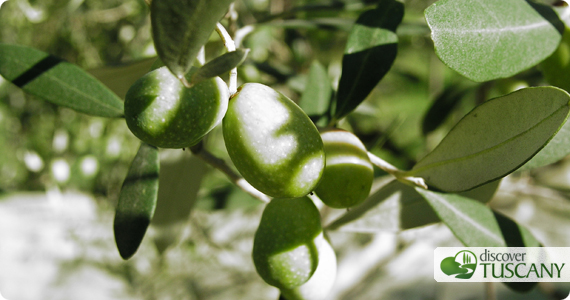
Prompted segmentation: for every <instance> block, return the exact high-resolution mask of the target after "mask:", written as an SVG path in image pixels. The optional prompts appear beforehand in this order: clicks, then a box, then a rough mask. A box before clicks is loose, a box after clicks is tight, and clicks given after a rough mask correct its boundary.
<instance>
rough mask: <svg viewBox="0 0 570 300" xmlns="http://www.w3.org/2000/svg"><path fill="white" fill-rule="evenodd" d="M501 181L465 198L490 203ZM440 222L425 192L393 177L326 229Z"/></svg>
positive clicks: (394, 228)
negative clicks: (423, 194)
mask: <svg viewBox="0 0 570 300" xmlns="http://www.w3.org/2000/svg"><path fill="white" fill-rule="evenodd" d="M499 182H500V181H499V180H497V181H493V182H490V183H488V184H485V185H483V186H480V187H478V188H475V189H473V190H471V191H469V192H465V193H464V194H463V197H466V198H471V199H474V200H476V201H479V202H481V203H487V202H488V201H489V200H491V198H492V197H493V194H494V193H495V191H496V190H497V188H498V187H499ZM439 221H440V219H439V217H438V216H437V214H436V213H435V212H434V210H433V209H432V207H431V206H430V205H429V203H427V202H426V200H425V199H424V197H423V196H422V195H420V194H419V193H418V192H417V191H416V190H415V189H414V188H413V187H411V186H409V185H407V184H404V183H401V182H399V181H396V180H394V181H391V182H390V183H388V184H386V185H384V186H382V187H381V188H380V189H378V190H377V191H374V192H373V193H372V194H371V195H370V196H369V197H368V198H367V199H366V200H365V201H364V202H363V203H362V204H361V205H359V206H357V207H355V208H352V209H351V210H349V211H348V212H346V213H345V214H343V215H342V216H341V217H339V218H338V219H336V220H335V221H333V222H332V223H331V224H330V225H328V226H327V228H328V229H330V230H335V229H339V228H342V230H344V231H354V232H376V231H394V232H398V231H402V230H406V229H411V228H416V227H420V226H424V225H428V224H432V223H437V222H439Z"/></svg>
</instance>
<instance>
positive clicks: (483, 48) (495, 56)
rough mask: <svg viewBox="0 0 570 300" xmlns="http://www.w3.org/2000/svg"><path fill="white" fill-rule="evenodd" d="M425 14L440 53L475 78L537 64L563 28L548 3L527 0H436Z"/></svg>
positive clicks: (493, 76) (501, 74) (552, 47)
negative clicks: (546, 4)
mask: <svg viewBox="0 0 570 300" xmlns="http://www.w3.org/2000/svg"><path fill="white" fill-rule="evenodd" d="M425 18H426V20H427V23H428V25H429V27H430V29H431V37H432V39H433V41H434V46H435V50H436V52H437V55H438V56H439V58H440V59H441V60H442V61H443V62H444V63H445V64H446V65H448V66H449V67H450V68H452V69H453V70H455V71H457V72H459V73H460V74H462V75H463V76H465V77H467V78H469V79H471V80H474V81H479V82H481V81H487V80H492V79H497V78H504V77H510V76H512V75H514V74H517V73H519V72H521V71H523V70H526V69H528V68H530V67H532V66H534V65H536V64H538V63H539V62H541V61H542V60H543V59H545V58H547V57H548V56H549V55H550V54H551V53H552V52H553V51H554V50H555V49H556V48H557V47H558V44H559V43H560V37H561V35H562V31H563V30H564V24H563V23H562V22H561V21H560V19H559V18H558V16H557V15H556V13H555V12H554V11H553V10H552V8H550V7H548V6H545V5H541V4H536V3H533V2H531V1H526V0H502V1H496V0H476V1H475V0H469V1H464V0H440V1H437V2H436V3H434V4H432V5H431V6H430V7H428V8H427V9H426V10H425Z"/></svg>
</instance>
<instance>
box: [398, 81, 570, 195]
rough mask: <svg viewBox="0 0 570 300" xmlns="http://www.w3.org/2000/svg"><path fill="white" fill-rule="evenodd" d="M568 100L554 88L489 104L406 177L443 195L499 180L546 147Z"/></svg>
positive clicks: (526, 91) (462, 123) (474, 112)
mask: <svg viewBox="0 0 570 300" xmlns="http://www.w3.org/2000/svg"><path fill="white" fill-rule="evenodd" d="M568 100H570V96H569V95H568V94H567V93H566V92H564V91H563V90H561V89H557V88H553V87H541V88H528V89H523V90H519V91H517V92H515V93H512V94H509V95H507V96H504V97H500V98H496V99H493V100H489V101H487V102H486V103H484V104H482V105H480V106H479V107H477V108H475V109H474V110H472V111H471V112H470V113H469V114H468V115H466V116H465V117H464V118H463V119H462V120H461V121H460V122H459V123H458V124H457V125H456V126H455V127H454V128H453V129H452V130H451V131H450V132H449V134H448V135H447V136H446V137H445V138H444V139H443V140H442V142H441V143H440V144H439V145H438V146H437V147H436V149H434V150H433V151H432V152H431V153H429V154H428V155H427V156H426V157H425V158H423V159H422V160H420V162H418V164H416V166H414V168H413V169H412V171H410V172H409V175H411V176H419V177H423V178H424V179H425V180H426V183H427V184H428V186H430V187H431V188H436V189H440V190H443V191H448V192H458V191H464V190H468V189H471V188H474V187H476V186H479V185H482V184H484V183H486V182H489V181H492V180H494V179H497V178H501V177H503V176H505V175H507V174H508V173H510V172H512V171H514V170H515V169H517V168H518V167H520V166H521V165H522V164H524V163H525V162H526V161H528V160H529V159H530V158H532V157H533V156H534V154H536V153H537V152H538V151H539V150H540V149H542V147H544V145H546V143H548V141H549V140H550V139H551V138H552V136H553V135H554V134H555V133H556V132H557V131H558V130H559V129H560V127H561V126H562V124H563V123H564V122H565V120H566V118H567V116H568V111H569V107H568Z"/></svg>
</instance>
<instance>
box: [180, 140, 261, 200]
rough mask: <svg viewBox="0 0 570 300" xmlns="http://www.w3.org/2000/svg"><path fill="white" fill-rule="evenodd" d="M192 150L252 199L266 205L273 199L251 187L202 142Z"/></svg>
mask: <svg viewBox="0 0 570 300" xmlns="http://www.w3.org/2000/svg"><path fill="white" fill-rule="evenodd" d="M190 150H191V151H192V153H193V154H194V155H196V156H197V157H199V158H200V159H202V160H203V161H205V162H206V163H208V164H209V165H211V166H212V167H214V168H216V169H218V170H220V171H221V172H222V173H224V174H225V175H226V176H227V177H228V178H229V179H230V180H231V181H232V182H233V183H234V184H235V185H237V186H238V187H239V188H240V189H242V190H243V191H244V192H246V193H248V194H250V195H251V196H252V197H254V198H256V199H259V200H260V201H262V202H264V203H269V201H271V197H269V196H267V195H265V194H264V193H262V192H260V191H258V190H257V189H256V188H254V187H253V186H251V184H249V182H247V181H246V180H245V179H243V178H242V177H241V176H239V175H238V174H237V173H236V172H235V171H234V170H232V168H230V166H228V164H226V162H225V161H224V160H223V159H221V158H219V157H216V156H214V155H213V154H212V153H210V152H209V151H208V150H205V149H204V147H203V144H202V142H200V143H198V145H196V146H193V147H191V148H190Z"/></svg>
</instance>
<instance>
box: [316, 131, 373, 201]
mask: <svg viewBox="0 0 570 300" xmlns="http://www.w3.org/2000/svg"><path fill="white" fill-rule="evenodd" d="M321 138H322V140H323V143H324V148H325V156H326V160H327V165H326V167H325V172H324V174H323V178H322V179H321V182H320V183H319V185H318V186H317V188H316V189H315V193H316V194H317V196H319V198H321V200H323V202H324V203H325V204H326V205H328V206H330V207H334V208H347V207H352V206H355V205H357V204H360V203H361V202H362V201H364V199H366V197H368V194H369V193H370V188H371V187H372V180H373V179H374V169H373V167H372V163H371V162H370V159H369V158H368V152H367V151H366V148H365V147H364V145H363V144H362V142H361V141H360V140H359V139H358V137H356V136H355V135H354V134H352V133H350V132H348V131H344V130H340V129H327V130H323V131H322V132H321Z"/></svg>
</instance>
